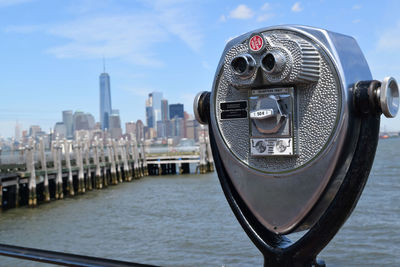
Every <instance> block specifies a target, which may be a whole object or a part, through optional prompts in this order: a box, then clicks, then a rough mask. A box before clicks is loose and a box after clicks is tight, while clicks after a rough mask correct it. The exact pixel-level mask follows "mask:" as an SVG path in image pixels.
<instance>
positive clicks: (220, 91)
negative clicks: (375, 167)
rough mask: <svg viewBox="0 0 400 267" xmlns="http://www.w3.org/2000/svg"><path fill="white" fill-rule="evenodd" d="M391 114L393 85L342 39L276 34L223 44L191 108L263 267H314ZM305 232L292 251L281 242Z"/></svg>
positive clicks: (287, 30) (301, 31)
mask: <svg viewBox="0 0 400 267" xmlns="http://www.w3.org/2000/svg"><path fill="white" fill-rule="evenodd" d="M398 108H399V90H398V85H397V83H396V81H395V79H393V78H390V77H388V78H385V79H384V80H383V81H382V82H380V81H376V80H372V77H371V72H370V70H369V67H368V64H367V62H366V60H365V58H364V56H363V54H362V52H361V50H360V48H359V46H358V45H357V42H356V41H355V40H354V39H353V38H352V37H349V36H345V35H342V34H338V33H333V32H329V31H326V30H323V29H318V28H312V27H306V26H277V27H271V28H265V29H261V30H257V31H253V32H250V33H247V34H244V35H242V36H239V37H237V38H235V39H233V40H232V41H230V42H229V43H228V44H227V45H226V48H225V50H224V52H223V54H222V57H221V60H220V62H219V65H218V68H217V71H216V75H215V80H214V84H213V89H212V92H211V93H210V92H201V93H199V94H198V95H197V96H196V99H195V101H194V113H195V115H196V118H197V120H198V121H199V122H200V123H203V124H208V126H209V133H210V141H211V146H212V151H213V157H214V160H215V166H216V169H217V172H218V176H219V179H220V182H221V185H222V188H223V191H224V193H225V196H226V198H227V200H228V202H229V204H230V206H231V208H232V210H233V212H234V214H235V216H236V218H237V219H238V221H239V223H240V224H241V226H242V227H243V228H244V230H245V231H246V233H247V235H248V236H249V237H250V239H251V240H252V241H253V243H254V244H255V245H256V246H257V248H258V249H259V250H260V251H261V252H262V254H263V255H264V260H265V265H266V266H320V265H323V263H320V262H317V261H316V256H317V255H318V253H319V252H320V251H321V250H322V249H323V248H324V247H325V246H326V245H327V244H328V242H329V241H330V240H331V239H332V238H333V237H334V235H335V234H336V233H337V231H338V230H339V228H340V227H341V226H342V224H343V223H344V222H345V221H346V219H347V217H348V216H349V215H350V213H351V212H352V210H353V208H354V207H355V205H356V203H357V201H358V199H359V197H360V195H361V192H362V190H363V188H364V185H365V183H366V181H367V178H368V175H369V172H370V169H371V166H372V163H373V160H374V156H375V151H376V146H377V143H378V136H379V123H380V116H381V114H382V113H383V114H384V115H385V116H386V117H390V118H391V117H394V116H396V114H397V111H398ZM298 231H304V232H303V235H302V237H300V238H299V239H298V240H297V241H296V242H291V241H290V240H289V239H288V238H287V237H286V235H287V234H290V233H293V232H298Z"/></svg>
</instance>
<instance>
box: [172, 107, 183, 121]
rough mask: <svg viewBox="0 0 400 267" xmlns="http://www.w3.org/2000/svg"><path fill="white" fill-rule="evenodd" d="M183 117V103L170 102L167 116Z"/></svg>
mask: <svg viewBox="0 0 400 267" xmlns="http://www.w3.org/2000/svg"><path fill="white" fill-rule="evenodd" d="M175 117H178V118H182V119H183V118H184V115H183V104H171V105H169V118H170V119H171V120H172V119H173V118H175Z"/></svg>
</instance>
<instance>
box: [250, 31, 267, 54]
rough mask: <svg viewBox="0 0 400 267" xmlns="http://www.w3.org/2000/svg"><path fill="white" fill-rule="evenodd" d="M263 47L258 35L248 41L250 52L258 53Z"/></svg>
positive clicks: (262, 41)
mask: <svg viewBox="0 0 400 267" xmlns="http://www.w3.org/2000/svg"><path fill="white" fill-rule="evenodd" d="M263 45H264V40H263V38H262V37H261V36H260V35H254V36H253V37H251V39H250V41H249V47H250V50H252V51H259V50H260V49H261V48H262V47H263Z"/></svg>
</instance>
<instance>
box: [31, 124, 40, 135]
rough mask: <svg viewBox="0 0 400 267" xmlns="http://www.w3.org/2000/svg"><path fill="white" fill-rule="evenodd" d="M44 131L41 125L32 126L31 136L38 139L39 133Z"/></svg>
mask: <svg viewBox="0 0 400 267" xmlns="http://www.w3.org/2000/svg"><path fill="white" fill-rule="evenodd" d="M41 131H42V128H40V126H39V125H31V126H30V127H29V136H31V137H36V136H37V134H38V133H39V132H41Z"/></svg>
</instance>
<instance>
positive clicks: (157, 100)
mask: <svg viewBox="0 0 400 267" xmlns="http://www.w3.org/2000/svg"><path fill="white" fill-rule="evenodd" d="M151 94H152V96H153V116H154V123H156V122H157V121H160V120H161V99H162V98H163V94H162V93H161V92H152V93H151ZM153 125H155V124H153Z"/></svg>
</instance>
